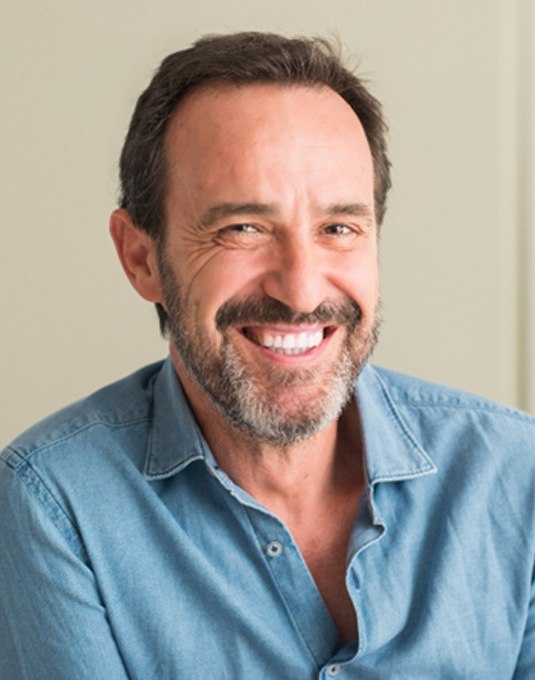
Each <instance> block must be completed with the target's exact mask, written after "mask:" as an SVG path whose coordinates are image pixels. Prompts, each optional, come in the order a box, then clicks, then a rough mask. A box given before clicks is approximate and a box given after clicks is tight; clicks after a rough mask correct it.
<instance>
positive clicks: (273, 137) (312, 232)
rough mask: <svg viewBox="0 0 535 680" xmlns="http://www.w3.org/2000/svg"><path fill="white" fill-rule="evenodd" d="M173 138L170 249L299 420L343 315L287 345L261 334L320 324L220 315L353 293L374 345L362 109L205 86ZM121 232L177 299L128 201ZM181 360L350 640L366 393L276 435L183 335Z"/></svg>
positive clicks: (262, 88)
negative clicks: (190, 354) (187, 362)
mask: <svg viewBox="0 0 535 680" xmlns="http://www.w3.org/2000/svg"><path fill="white" fill-rule="evenodd" d="M237 112H239V115H237ZM165 144H166V157H167V168H168V178H167V198H166V215H167V225H166V245H165V259H166V263H167V265H168V267H169V269H170V271H171V272H172V274H173V276H174V278H175V280H176V282H177V283H178V284H179V285H180V290H181V295H182V299H183V302H184V303H186V304H187V309H188V324H190V325H191V328H193V329H194V331H195V333H196V334H197V335H198V337H199V343H201V346H202V347H204V348H206V351H207V352H210V353H212V354H214V355H215V356H217V354H218V352H220V351H221V348H222V346H223V342H224V339H225V338H226V340H227V342H229V343H230V344H231V345H232V348H233V350H234V351H235V352H236V353H237V355H238V356H239V357H240V360H241V361H242V362H244V364H245V365H247V366H248V367H249V368H250V370H251V375H252V379H253V380H254V383H255V386H256V387H257V389H258V391H259V394H265V396H266V398H268V399H273V400H276V401H277V403H278V404H280V406H281V408H282V409H283V410H284V412H285V413H287V414H288V417H289V418H292V417H297V416H298V414H299V412H300V411H302V410H303V409H313V408H314V406H315V405H317V403H319V400H320V399H321V395H322V388H324V386H325V384H327V381H328V378H329V375H330V374H331V373H332V370H333V366H334V365H335V364H336V362H337V361H339V359H340V354H341V351H342V348H343V347H344V343H346V342H347V339H348V329H347V328H346V326H345V325H344V324H338V325H335V326H334V327H332V326H330V327H329V328H328V329H324V328H321V324H320V330H322V331H323V333H324V336H325V337H324V338H323V340H322V341H321V342H320V344H319V345H318V346H316V347H314V348H313V349H311V350H309V351H306V352H304V353H301V354H296V355H284V354H280V353H277V352H275V351H273V349H272V348H266V347H264V346H261V345H260V344H258V342H257V341H255V338H256V339H258V337H260V336H262V334H266V333H267V334H271V335H273V336H277V335H280V336H285V335H288V334H290V335H296V334H298V333H299V332H302V331H303V330H306V331H310V332H312V331H317V330H318V324H313V325H309V326H303V325H293V324H287V323H285V324H280V323H274V324H265V323H260V324H258V325H252V326H250V327H247V328H246V329H244V328H243V326H240V325H238V324H237V325H235V326H231V327H230V328H228V329H226V330H225V335H223V332H222V331H220V330H219V329H218V327H217V325H216V322H215V319H216V314H217V312H218V310H219V309H220V307H221V306H222V305H223V304H225V303H226V302H228V301H232V300H236V301H240V300H244V299H247V298H270V299H273V300H277V301H279V302H282V303H284V304H285V305H287V306H288V307H290V308H291V309H292V310H294V311H295V312H303V313H310V312H313V311H314V310H315V309H316V308H317V307H318V305H320V304H321V303H324V302H325V301H326V300H330V301H335V302H336V301H342V300H347V299H349V300H353V301H355V302H356V303H357V304H358V305H359V307H360V309H361V313H362V317H361V323H360V326H359V329H358V333H359V336H358V338H357V340H356V341H355V342H356V343H357V345H358V344H359V343H360V344H364V343H365V340H364V337H365V336H366V334H368V335H369V334H371V332H372V329H373V327H374V323H375V317H376V310H377V305H378V297H379V276H378V266H377V224H376V219H375V214H374V200H373V163H372V158H371V153H370V149H369V146H368V142H367V140H366V137H365V134H364V131H363V129H362V126H361V124H360V122H359V120H358V118H357V117H356V115H355V114H354V112H353V111H352V110H351V108H350V107H349V106H348V105H347V104H346V102H344V100H343V99H342V98H341V97H339V96H338V95H337V94H336V93H334V92H333V91H331V90H330V89H328V88H325V87H322V88H308V87H302V86H294V87H280V86H274V85H254V86H246V87H232V86H210V87H202V88H199V89H197V90H195V91H194V92H193V93H191V94H190V95H189V96H188V97H187V98H186V100H185V101H183V102H182V104H181V105H180V106H179V108H178V110H177V111H175V113H174V116H173V118H172V119H171V122H170V124H169V128H168V131H167V135H166V140H165ZM111 233H112V236H113V238H114V241H115V244H116V247H117V251H118V254H119V257H120V259H121V262H122V264H123V267H124V269H125V271H126V273H127V276H128V277H129V279H130V281H131V283H132V285H133V286H134V287H135V288H136V290H137V291H138V292H139V293H140V295H142V296H143V297H144V298H145V299H147V300H150V301H151V302H160V303H162V304H163V305H164V306H165V305H166V302H165V297H164V291H163V285H162V277H161V272H160V270H159V268H158V258H157V252H156V247H155V244H154V243H153V241H152V240H151V238H150V237H149V236H148V235H147V234H145V233H144V232H142V231H141V230H139V229H137V228H136V226H135V225H134V224H133V223H132V220H131V218H130V216H129V214H128V213H126V212H125V211H124V210H117V211H115V212H114V213H113V215H112V219H111ZM244 331H245V332H244ZM171 356H172V359H173V363H174V366H175V369H176V371H177V374H178V376H179V377H180V380H181V382H182V384H183V387H184V390H185V392H186V395H187V397H188V399H189V401H190V404H191V406H192V409H193V411H194V413H195V415H196V417H197V420H198V422H199V425H200V427H201V429H202V431H203V434H204V436H205V438H206V440H207V442H208V444H209V445H210V447H211V448H212V451H213V453H214V455H215V457H216V458H217V460H218V463H219V465H220V466H221V468H222V469H224V470H225V471H226V472H227V474H228V475H229V476H230V477H231V478H232V479H234V481H236V482H237V483H238V484H240V485H241V486H242V487H243V488H244V489H246V490H247V491H248V492H249V493H251V494H252V495H253V496H254V497H255V498H257V499H258V500H259V501H260V502H261V503H263V504H264V505H265V506H266V507H268V508H269V509H270V510H271V511H272V512H274V513H275V514H277V515H278V516H279V517H280V519H281V520H282V521H284V522H285V524H286V526H287V527H288V529H289V530H290V532H291V533H292V536H293V537H294V539H295V540H296V542H297V544H298V546H299V548H300V550H301V553H302V555H303V557H304V559H305V561H306V562H307V565H308V567H309V569H310V571H311V573H312V575H313V577H314V578H315V580H316V583H317V585H318V588H319V590H320V592H321V594H322V596H323V598H324V600H325V603H326V605H327V607H328V609H329V611H330V612H331V615H332V616H333V619H334V621H335V623H336V625H337V627H338V630H339V633H340V639H341V641H342V642H347V641H349V640H352V639H355V638H356V636H357V629H356V620H355V613H354V610H353V607H352V604H351V602H350V600H349V596H348V594H347V591H346V588H345V556H346V551H347V542H348V538H349V534H350V531H351V526H352V523H353V520H354V516H355V512H356V508H357V505H358V500H359V494H360V491H361V489H362V486H363V472H362V442H361V436H360V430H359V426H358V422H359V421H358V413H357V412H356V410H357V409H356V405H355V404H354V403H353V402H351V403H349V404H348V405H347V406H346V407H345V409H344V411H343V413H342V414H341V416H340V418H338V419H337V420H333V421H331V422H329V423H328V424H326V425H325V427H323V428H322V429H321V430H320V431H319V432H317V433H316V434H314V435H313V436H311V437H309V438H307V439H304V440H301V441H299V442H297V443H294V444H293V445H291V446H286V447H280V446H279V447H277V446H274V445H273V444H271V443H269V442H265V441H259V440H255V439H254V438H252V437H251V436H248V435H247V434H246V433H244V432H242V431H240V430H239V429H236V428H235V427H233V426H232V425H230V424H229V422H228V421H227V420H226V419H225V417H224V415H222V414H221V412H220V411H219V410H218V409H217V408H216V407H215V406H214V404H213V403H212V401H211V400H210V399H209V398H208V396H207V395H206V393H205V392H204V390H203V389H202V387H201V386H200V385H199V384H198V382H197V381H196V380H195V379H194V378H193V376H192V375H191V374H190V373H189V371H188V370H187V368H186V367H185V366H184V363H183V362H182V359H181V356H180V354H179V352H178V351H177V349H176V347H175V346H174V344H173V343H171ZM305 370H308V371H309V372H310V370H312V371H313V376H314V379H307V380H304V379H303V380H295V381H293V382H292V383H291V384H290V385H285V386H281V385H280V381H277V380H276V379H274V377H273V376H274V375H276V376H277V375H278V376H280V375H281V373H280V372H281V371H283V372H289V373H295V374H298V375H300V373H299V372H301V373H302V372H303V371H305ZM318 535H321V536H322V541H321V544H320V545H318V543H319V542H318V541H317V536H318Z"/></svg>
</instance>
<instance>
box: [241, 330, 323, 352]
mask: <svg viewBox="0 0 535 680" xmlns="http://www.w3.org/2000/svg"><path fill="white" fill-rule="evenodd" d="M254 339H255V340H256V342H258V343H259V344H260V345H263V346H264V347H269V348H270V349H273V350H275V351H276V352H277V351H278V352H281V353H284V354H299V353H302V352H306V351H308V350H309V349H312V348H313V347H317V346H318V345H319V344H320V342H321V341H322V340H323V331H322V330H317V331H313V332H311V333H307V332H306V331H302V332H301V333H281V334H280V335H274V334H273V333H266V332H264V333H255V334H254Z"/></svg>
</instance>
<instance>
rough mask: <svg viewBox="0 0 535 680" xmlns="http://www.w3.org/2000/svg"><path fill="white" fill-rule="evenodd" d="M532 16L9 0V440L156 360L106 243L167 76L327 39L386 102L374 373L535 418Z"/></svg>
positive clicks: (304, 3)
mask: <svg viewBox="0 0 535 680" xmlns="http://www.w3.org/2000/svg"><path fill="white" fill-rule="evenodd" d="M530 6H531V2H530V0H470V2H465V1H464V0H449V1H448V2H444V1H443V0H425V1H423V0H374V1H372V0H344V1H342V0H330V1H329V2H327V3H326V2H324V0H321V1H320V0H292V1H291V2H288V0H270V2H269V3H267V2H262V3H260V2H255V1H252V2H251V1H248V2H245V0H240V1H236V0H235V1H233V2H232V1H229V2H225V3H223V2H219V1H217V0H205V2H203V3H199V2H194V1H192V0H182V1H180V0H179V1H177V0H172V1H167V0H163V1H160V2H158V1H156V2H148V1H141V0H130V1H128V2H127V1H126V0H106V1H105V0H93V1H92V2H89V1H87V2H81V1H80V0H68V1H67V0H63V1H62V0H55V1H54V2H53V3H52V2H44V1H42V0H4V2H3V3H2V7H1V8H0V27H1V28H0V50H1V62H0V63H1V72H2V80H1V83H2V90H1V93H2V107H1V110H0V122H1V125H0V130H1V131H0V134H1V135H2V139H1V148H2V153H1V154H0V181H1V191H0V196H1V199H0V200H1V216H2V225H1V230H2V249H1V255H0V257H1V263H0V264H1V266H0V276H1V279H0V282H1V290H2V293H1V296H0V305H1V306H0V319H1V323H2V342H1V344H0V371H1V377H2V385H1V393H0V394H1V396H0V400H1V413H2V418H1V421H0V442H5V441H7V440H8V439H9V438H11V437H12V436H14V435H15V434H16V433H17V432H18V431H19V430H20V429H22V428H24V427H26V426H28V425H29V424H31V423H32V422H33V421H35V420H36V419H37V418H40V417H42V416H44V415H45V414H47V413H49V412H50V411H52V410H54V409H56V408H58V407H60V406H61V405H63V404H65V403H67V402H69V401H71V400H73V399H75V398H77V397H80V396H83V395H84V394H86V393H87V392H88V391H90V390H93V389H95V388H97V387H98V386H100V385H102V384H104V383H106V382H109V381H111V380H113V379H115V378H118V377H120V376H121V375H124V374H125V373H127V372H129V371H131V370H134V369H135V368H136V367H138V366H140V365H142V364H144V363H147V362H150V361H152V360H155V359H158V358H159V357H162V356H164V355H165V353H166V347H165V344H164V342H163V341H162V340H160V339H159V337H158V333H157V328H156V320H155V317H154V313H153V310H152V308H151V306H150V305H148V304H147V303H144V302H143V301H141V300H140V299H138V298H137V297H136V295H135V293H134V292H133V291H132V290H131V289H130V288H129V285H128V283H127V282H126V280H125V279H124V277H123V274H122V272H121V271H120V269H119V266H118V263H117V262H116V260H115V254H114V252H113V250H112V246H111V241H110V240H109V237H108V235H107V221H108V215H109V213H110V211H111V210H112V209H113V207H114V204H115V197H116V161H117V156H118V154H119V150H120V146H121V142H122V138H123V136H124V133H125V130H126V127H127V124H128V120H129V117H130V114H131V110H132V107H133V104H134V102H135V99H136V97H137V95H138V94H139V92H140V90H141V89H142V88H143V87H144V86H145V85H146V83H147V81H148V79H149V77H150V75H151V73H152V71H153V69H154V68H155V67H156V65H157V64H158V62H159V61H160V60H161V58H162V57H163V56H164V55H165V54H167V53H168V52H170V51H172V50H175V49H179V48H181V47H184V46H186V45H188V44H189V43H190V42H191V41H192V40H193V39H195V38H196V37H197V36H198V35H199V34H202V33H207V32H219V31H232V30H239V29H262V30H264V29H265V30H274V31H280V32H283V33H286V34H295V33H303V34H317V33H320V34H327V35H328V34H333V33H336V34H338V35H339V36H340V38H341V39H342V41H343V43H344V44H345V45H346V46H347V48H348V50H349V51H350V52H351V53H352V54H353V55H355V56H356V57H358V58H359V60H360V62H361V72H363V73H365V74H366V75H367V76H368V77H369V79H370V80H371V82H372V83H373V89H374V90H375V92H376V93H377V94H378V95H379V97H380V98H381V99H382V100H383V102H384V105H385V107H386V111H387V115H388V118H389V120H390V123H391V144H392V159H393V162H394V182H395V189H394V191H393V193H392V196H391V202H390V208H389V212H388V216H387V220H386V224H385V226H384V232H383V244H382V248H383V250H382V268H383V280H384V316H385V323H384V330H383V338H382V343H381V347H380V349H379V350H378V352H377V354H376V357H375V358H376V361H377V362H379V363H382V364H384V365H387V366H389V367H393V368H397V369H399V370H402V371H408V372H413V373H416V374H419V375H420V376H422V377H426V378H429V379H431V380H435V381H440V382H445V383H449V384H453V385H456V386H459V387H462V388H465V389H467V390H471V391H475V392H479V393H482V394H484V395H487V396H489V397H492V398H497V399H500V400H503V401H507V402H509V403H513V404H520V405H523V406H524V407H527V408H530V409H532V410H535V406H534V403H533V397H532V396H530V384H531V382H533V374H534V372H535V371H534V369H533V363H531V364H530V363H529V360H530V353H531V345H532V343H531V341H530V337H532V336H530V326H529V319H530V315H529V313H528V312H529V310H530V309H532V310H533V307H534V304H533V297H532V296H531V295H530V287H531V285H533V284H532V282H530V276H531V275H532V274H531V272H530V262H531V260H532V257H531V255H533V256H534V257H535V251H534V250H533V242H532V239H531V240H530V238H531V237H530V233H531V232H530V231H529V228H528V227H529V223H530V220H532V219H533V213H534V210H533V201H531V202H530V198H529V197H530V195H531V192H530V191H529V182H530V179H531V177H532V171H533V167H532V165H533V164H532V162H531V158H532V157H533V156H534V154H533V153H532V152H533V136H532V135H531V132H530V126H529V122H530V120H531V117H532V113H533V110H532V105H533V96H531V95H530V96H527V94H526V93H529V92H533V87H532V86H533V70H530V69H529V68H528V66H529V64H530V63H531V62H530V59H531V60H532V54H529V53H528V52H529V46H530V45H531V35H532V26H531V21H532V18H533V17H528V14H529V12H528V10H529V7H530ZM522 94H523V95H524V96H520V95H522ZM530 97H531V98H530ZM519 169H521V170H522V171H521V172H520V171H519ZM530 249H531V250H530ZM533 316H534V314H532V316H531V318H533ZM530 399H531V402H530V401H529V400H530Z"/></svg>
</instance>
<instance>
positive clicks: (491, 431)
mask: <svg viewBox="0 0 535 680" xmlns="http://www.w3.org/2000/svg"><path fill="white" fill-rule="evenodd" d="M371 371H372V373H373V374H374V376H375V379H376V380H378V382H379V383H380V384H381V388H382V390H383V391H384V393H385V395H386V398H387V399H388V400H389V401H390V402H391V403H392V406H393V408H395V409H396V410H397V411H398V412H399V413H400V415H401V417H402V418H403V419H404V421H405V422H406V423H407V425H408V427H409V428H410V429H411V431H412V432H413V433H414V436H415V437H416V438H417V439H418V440H419V441H420V442H421V443H422V445H423V446H424V447H425V448H426V449H427V450H428V451H429V452H430V453H432V452H433V451H435V452H437V451H438V452H442V451H444V450H448V451H451V450H455V451H461V452H464V453H466V452H469V454H470V456H472V457H475V458H477V457H478V456H480V455H482V456H487V457H488V456H492V457H494V456H497V457H498V458H499V459H500V460H501V461H502V462H504V460H505V459H509V460H512V459H515V460H516V465H522V462H521V461H523V462H528V463H529V464H530V466H531V467H532V468H533V467H535V418H534V417H533V416H531V415H529V414H527V413H525V412H523V411H520V410H518V409H515V408H512V407H510V406H506V405H504V404H500V403H497V402H495V401H492V400H489V399H486V398H484V397H479V396H476V395H474V394H469V393H467V392H463V391H461V390H457V389H454V388H451V387H446V386H444V385H438V384H435V383H432V382H428V381H426V380H421V379H419V378H414V377H412V376H408V375H404V374H401V373H397V372H395V371H392V370H388V369H384V368H379V367H371ZM516 465H515V466H516Z"/></svg>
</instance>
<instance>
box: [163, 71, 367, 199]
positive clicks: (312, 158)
mask: <svg viewBox="0 0 535 680" xmlns="http://www.w3.org/2000/svg"><path fill="white" fill-rule="evenodd" d="M165 154H166V166H167V173H168V174H167V178H168V181H169V182H170V184H169V189H171V190H172V186H173V184H174V185H175V186H178V185H180V186H181V187H182V188H185V187H188V188H192V189H195V188H197V189H200V188H201V186H202V188H203V190H209V189H214V190H215V187H216V186H217V192H218V193H221V192H222V191H223V189H224V188H225V186H226V185H231V186H232V188H233V190H236V189H239V188H240V186H242V187H243V188H244V193H246V192H248V191H250V187H251V186H252V185H253V184H254V185H255V188H256V189H257V190H258V191H259V192H260V193H262V189H263V187H265V185H266V184H269V187H270V189H271V190H272V191H281V192H283V189H284V187H285V186H286V185H287V184H289V183H291V184H292V186H294V187H296V186H297V185H299V184H300V183H301V182H303V183H304V182H305V178H306V181H307V183H308V185H309V186H312V185H313V186H315V187H316V186H319V185H321V184H322V183H327V184H330V185H331V186H332V185H333V182H334V181H335V179H336V178H337V179H336V181H337V182H340V181H341V176H342V174H344V173H345V175H346V183H347V184H349V183H351V184H352V185H353V186H355V185H357V184H358V185H360V188H361V189H362V190H363V192H366V193H369V192H372V191H373V189H372V185H373V167H372V158H371V152H370V148H369V145H368V142H367V139H366V135H365V133H364V130H363V128H362V125H361V123H360V121H359V119H358V117H357V116H356V114H355V113H354V111H353V110H352V109H351V107H350V106H349V105H348V104H347V102H346V101H345V100H344V99H342V97H340V96H339V95H338V94H337V93H335V92H334V91H333V90H331V89H330V88H328V87H325V86H318V87H316V86H315V87H308V86H302V85H299V86H295V85H292V86H280V85H272V84H254V85H246V86H233V85H206V86H202V87H200V88H198V89H196V90H194V91H193V92H192V93H191V94H189V95H188V96H187V97H186V99H185V100H184V101H183V102H182V103H181V104H180V105H179V107H178V108H177V110H176V111H175V112H174V114H173V116H172V119H171V122H170V124H169V127H168V130H167V134H166V140H165ZM223 174H224V175H225V178H224V180H223V177H222V175H223Z"/></svg>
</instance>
